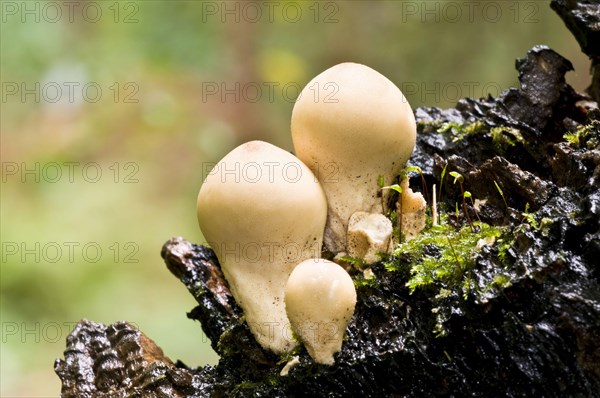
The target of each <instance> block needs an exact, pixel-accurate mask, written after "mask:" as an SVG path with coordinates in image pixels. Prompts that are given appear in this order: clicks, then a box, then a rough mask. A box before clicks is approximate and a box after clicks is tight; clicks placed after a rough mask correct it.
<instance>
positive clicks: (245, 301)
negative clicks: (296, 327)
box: [197, 141, 327, 353]
mask: <svg viewBox="0 0 600 398" xmlns="http://www.w3.org/2000/svg"><path fill="white" fill-rule="evenodd" d="M197 209H198V223H199V224H200V229H201V230H202V233H203V235H204V237H205V239H206V241H207V243H208V244H209V245H210V246H211V247H212V249H213V250H214V251H215V253H216V255H217V258H218V259H219V262H220V264H221V268H222V269H223V274H224V275H225V278H226V279H227V282H228V283H229V287H230V289H231V293H232V294H233V297H234V298H235V300H236V302H237V303H238V304H239V306H240V307H241V308H242V310H243V311H244V316H245V319H246V322H247V324H248V327H249V328H250V330H251V332H252V334H253V335H254V337H255V338H256V340H257V341H258V343H259V344H260V345H261V346H262V347H264V348H266V349H269V350H271V351H273V352H275V353H284V352H289V351H290V350H291V349H292V348H293V347H294V345H295V343H294V341H293V338H292V333H291V330H290V326H289V321H288V319H287V316H286V313H285V305H284V298H283V296H284V289H285V284H286V282H287V280H288V277H289V275H290V273H291V272H292V270H293V269H294V267H295V266H296V265H297V264H298V263H300V262H302V261H303V260H305V259H307V258H313V257H315V256H320V254H321V245H322V241H323V230H324V228H325V219H326V217H327V203H326V199H325V194H324V193H323V190H322V188H321V187H320V185H319V183H318V182H317V180H316V178H315V176H314V175H313V173H312V172H311V171H310V170H309V169H308V167H306V166H305V165H304V164H303V163H302V162H301V161H300V160H298V159H297V158H296V157H294V156H293V155H291V154H290V153H289V152H286V151H284V150H282V149H280V148H277V147H276V146H274V145H271V144H268V143H266V142H262V141H251V142H248V143H245V144H243V145H240V146H239V147H237V148H235V149H234V150H232V151H231V152H230V153H229V154H227V155H226V156H225V157H224V158H223V159H222V160H221V161H220V162H219V163H218V164H217V165H215V167H214V168H213V169H212V171H211V172H210V173H209V174H208V176H207V177H206V180H205V181H204V183H203V184H202V187H201V188H200V192H199V194H198V203H197Z"/></svg>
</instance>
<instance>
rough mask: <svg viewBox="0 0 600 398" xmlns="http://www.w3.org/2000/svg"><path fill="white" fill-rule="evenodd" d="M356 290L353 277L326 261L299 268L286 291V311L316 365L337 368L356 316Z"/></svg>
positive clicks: (289, 280)
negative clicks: (343, 343) (340, 352)
mask: <svg viewBox="0 0 600 398" xmlns="http://www.w3.org/2000/svg"><path fill="white" fill-rule="evenodd" d="M355 305H356V290H355V288H354V283H353V282H352V278H350V275H348V273H347V272H346V271H345V270H344V269H343V268H342V267H341V266H339V265H337V264H336V263H334V262H331V261H328V260H324V259H309V260H305V261H303V262H302V263H300V264H298V266H297V267H296V268H294V271H292V274H291V275H290V278H289V279H288V282H287V285H286V287H285V309H286V311H287V315H288V318H289V320H290V322H291V324H292V329H293V330H294V333H296V335H297V336H298V337H299V338H300V340H302V342H303V343H304V345H305V346H306V350H307V351H308V353H309V355H310V356H311V357H312V358H313V359H314V361H315V362H317V363H321V364H325V365H333V363H334V359H333V354H335V353H336V352H339V351H340V350H341V349H342V341H343V338H344V333H345V331H346V326H348V322H350V318H352V315H353V314H354V307H355Z"/></svg>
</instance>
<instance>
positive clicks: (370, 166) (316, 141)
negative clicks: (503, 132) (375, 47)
mask: <svg viewBox="0 0 600 398" xmlns="http://www.w3.org/2000/svg"><path fill="white" fill-rule="evenodd" d="M291 130H292V140H293V143H294V149H295V151H296V155H297V156H298V157H299V158H300V159H301V160H302V161H303V162H304V163H306V165H307V166H308V167H310V169H311V170H312V171H313V172H314V173H315V175H316V176H317V178H319V181H320V182H321V184H322V185H323V189H324V190H325V194H326V195H327V202H328V217H327V227H326V230H325V235H324V240H325V246H326V247H327V248H328V249H329V250H330V251H332V252H333V253H334V254H336V253H339V252H342V251H345V250H346V233H347V227H348V220H349V219H350V216H351V215H352V214H353V213H355V212H357V211H365V212H368V213H382V212H383V209H382V205H381V197H379V196H378V193H379V191H380V189H379V186H378V185H377V181H378V178H379V177H380V176H381V177H383V181H384V183H385V184H391V183H392V182H393V179H394V178H395V177H396V176H398V175H399V174H400V172H401V170H402V168H403V167H404V164H405V163H406V161H407V160H408V159H409V157H410V155H411V153H412V151H413V148H414V146H415V141H416V123H415V118H414V115H413V111H412V109H411V107H410V104H409V103H408V101H407V100H406V98H405V97H404V95H403V94H402V92H401V91H400V89H399V88H398V87H397V86H396V85H394V83H392V82H391V81H390V80H389V79H388V78H386V77H385V76H383V75H382V74H381V73H379V72H377V71H375V70H373V69H371V68H369V67H368V66H365V65H361V64H356V63H349V62H348V63H342V64H339V65H335V66H333V67H331V68H329V69H327V70H325V71H324V72H322V73H321V74H319V75H318V76H316V77H315V78H314V79H312V80H311V81H310V82H309V83H308V84H307V85H306V87H304V89H303V90H302V92H301V94H300V96H299V98H298V100H297V101H296V103H295V104H294V109H293V112H292V122H291Z"/></svg>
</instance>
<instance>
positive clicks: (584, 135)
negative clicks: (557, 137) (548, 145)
mask: <svg viewBox="0 0 600 398" xmlns="http://www.w3.org/2000/svg"><path fill="white" fill-rule="evenodd" d="M598 131H600V121H598V120H593V121H592V122H590V123H589V124H586V125H581V126H579V127H578V128H577V130H576V131H575V132H573V133H567V134H565V135H563V138H564V139H565V140H567V142H568V143H569V144H571V145H572V146H574V147H576V148H582V149H583V148H585V149H590V150H591V149H594V148H597V147H598V146H599V145H600V136H599V134H598Z"/></svg>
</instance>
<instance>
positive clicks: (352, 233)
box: [348, 211, 394, 265]
mask: <svg viewBox="0 0 600 398" xmlns="http://www.w3.org/2000/svg"><path fill="white" fill-rule="evenodd" d="M393 232H394V228H393V226H392V222H391V221H390V220H389V219H388V218H387V217H386V216H384V215H383V214H376V213H366V212H364V211H357V212H356V213H354V214H352V216H350V221H348V254H349V255H350V256H351V257H358V258H362V259H363V260H364V261H365V263H366V264H368V265H370V264H373V263H375V262H376V261H378V260H379V257H378V256H377V254H379V253H387V252H388V251H389V248H390V243H391V240H392V233H393Z"/></svg>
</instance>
